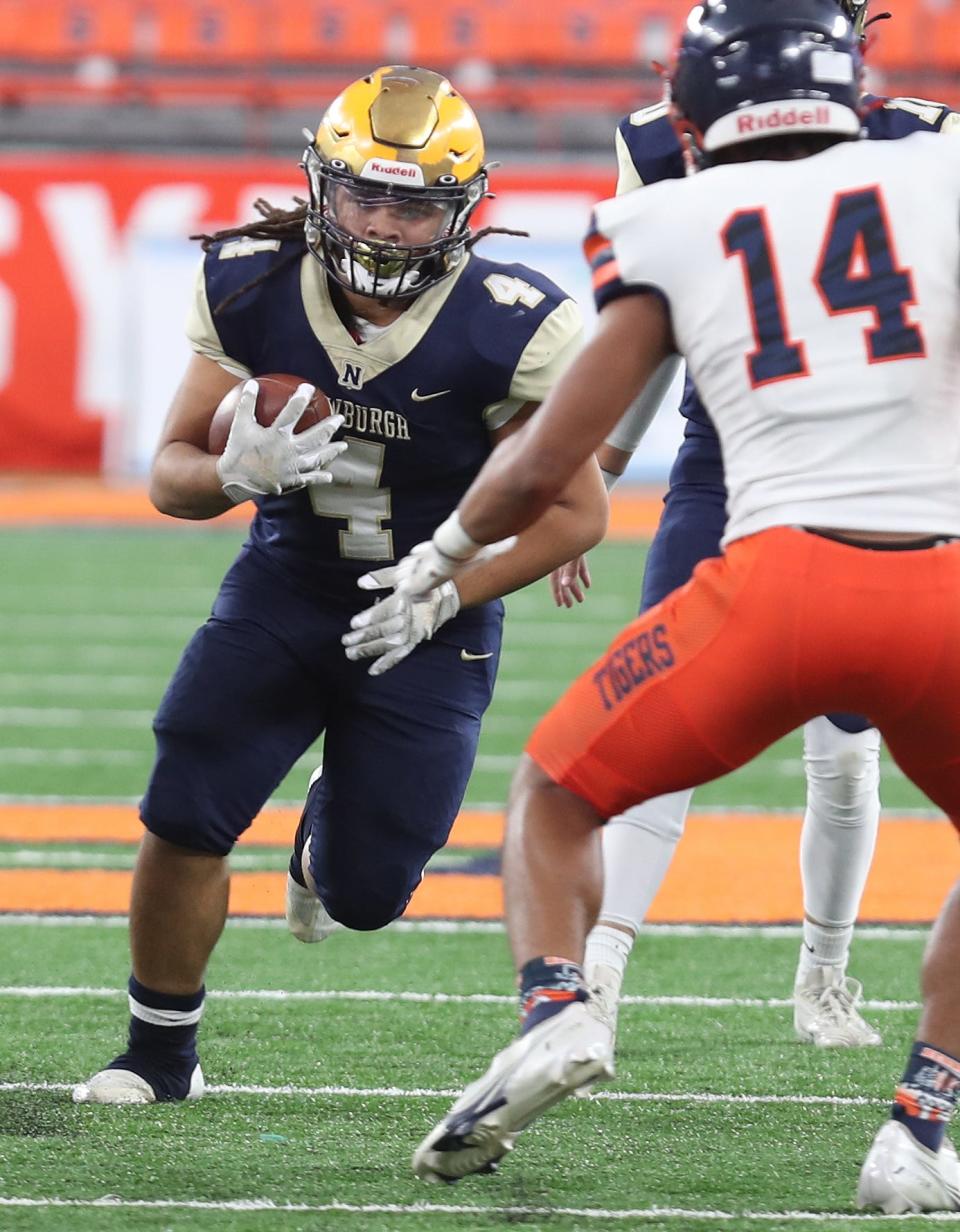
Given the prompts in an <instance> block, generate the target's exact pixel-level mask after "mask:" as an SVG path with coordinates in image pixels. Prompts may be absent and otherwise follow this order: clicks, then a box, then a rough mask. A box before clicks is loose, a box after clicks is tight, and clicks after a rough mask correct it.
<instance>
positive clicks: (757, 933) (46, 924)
mask: <svg viewBox="0 0 960 1232" xmlns="http://www.w3.org/2000/svg"><path fill="white" fill-rule="evenodd" d="M4 924H18V925H19V924H29V925H30V926H31V927H34V926H40V927H41V928H50V927H60V926H65V927H67V928H77V927H79V928H90V927H95V926H97V925H104V926H105V927H107V928H126V925H127V917H126V916H125V915H91V914H89V913H78V914H70V915H48V914H46V913H45V912H44V913H38V912H27V911H10V912H3V911H0V927H2V926H3V925H4ZM286 927H287V925H286V922H285V921H284V920H282V919H279V918H278V917H276V916H231V917H230V918H229V920H228V921H227V928H252V929H260V928H263V929H267V930H281V929H285V928H286ZM388 927H389V928H390V929H391V930H395V931H397V932H411V933H502V932H503V931H504V927H503V924H501V923H499V922H498V921H493V920H491V921H486V920H395V921H394V923H392V924H390V925H388ZM929 933H930V929H929V928H926V927H924V928H914V927H905V928H899V927H896V926H891V925H886V924H866V925H864V926H863V927H862V928H858V929H857V932H856V937H857V940H858V941H925V940H926V939H927V937H928V936H929ZM800 934H801V927H800V925H799V924H643V925H641V927H640V935H641V936H644V937H724V938H737V937H759V938H762V939H763V940H768V941H778V940H782V939H788V940H793V939H795V938H797V937H799V936H800Z"/></svg>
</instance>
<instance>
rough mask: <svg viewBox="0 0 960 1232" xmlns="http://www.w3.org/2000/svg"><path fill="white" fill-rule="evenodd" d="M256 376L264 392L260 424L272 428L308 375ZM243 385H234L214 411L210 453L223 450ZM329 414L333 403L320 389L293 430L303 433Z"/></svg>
mask: <svg viewBox="0 0 960 1232" xmlns="http://www.w3.org/2000/svg"><path fill="white" fill-rule="evenodd" d="M255 379H256V381H257V384H258V385H259V386H260V392H259V393H258V394H257V409H256V416H257V423H259V424H263V426H264V427H265V428H268V427H269V426H270V424H272V423H273V421H274V420H275V419H276V417H277V416H278V415H279V414H280V412H281V411H282V410H283V408H284V407H285V406H286V404H287V401H288V400H289V398H290V395H291V394H292V393H295V392H296V388H297V386H298V385H302V384H303V383H304V379H305V378H304V377H301V376H291V375H290V374H289V373H288V372H270V373H267V374H266V375H265V376H257V377H256V378H255ZM243 386H244V382H243V381H241V382H240V383H239V384H238V385H234V387H233V389H231V390H229V392H228V393H226V394H225V395H224V397H223V398H222V400H221V402H220V405H219V406H218V407H217V409H216V410H215V411H214V413H213V419H212V420H211V421H210V431H209V434H208V436H207V450H208V452H209V453H213V454H221V453H223V451H224V448H225V447H226V444H227V437H228V436H229V435H230V426H231V424H232V423H233V417H234V415H235V414H236V410H237V403H238V402H239V400H240V391H241V390H242V389H243ZM329 414H330V403H329V402H328V401H327V395H326V394H323V393H321V392H320V390H319V389H318V390H317V392H316V393H315V394H314V395H313V397H312V398H311V399H310V401H309V402H308V403H307V406H306V409H305V410H304V412H303V414H302V415H301V416H300V418H299V419H298V420H297V423H296V426H295V427H294V429H293V430H294V432H303V431H304V430H305V429H306V428H309V427H311V426H312V425H313V424H316V423H319V422H320V420H321V419H326V417H327V416H328V415H329Z"/></svg>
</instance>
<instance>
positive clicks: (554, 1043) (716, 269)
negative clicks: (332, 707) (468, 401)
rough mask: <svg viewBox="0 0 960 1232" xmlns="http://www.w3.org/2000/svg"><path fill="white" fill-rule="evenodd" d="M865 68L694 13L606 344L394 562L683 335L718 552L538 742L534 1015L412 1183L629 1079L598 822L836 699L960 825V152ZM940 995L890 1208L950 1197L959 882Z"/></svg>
mask: <svg viewBox="0 0 960 1232" xmlns="http://www.w3.org/2000/svg"><path fill="white" fill-rule="evenodd" d="M861 73H862V55H861V48H860V40H859V38H858V35H857V32H856V30H855V28H854V26H853V24H852V23H851V22H850V21H849V20H848V19H846V18H845V17H844V16H842V15H841V14H840V13H839V12H838V10H837V7H836V5H835V3H834V0H789V2H788V0H706V2H705V3H703V4H701V5H699V6H698V7H697V8H695V9H694V10H693V11H692V12H691V14H690V16H689V18H688V20H687V24H686V29H685V33H684V35H683V37H682V39H681V43H680V46H679V49H678V52H677V56H676V61H675V64H674V67H673V70H672V73H671V76H670V79H669V81H670V89H671V94H672V103H673V107H674V111H675V118H676V121H677V123H678V124H679V125H680V126H681V128H682V130H683V131H684V133H685V134H686V137H687V139H688V141H689V143H690V149H691V152H692V154H693V157H694V159H695V161H696V163H697V165H698V166H699V167H700V168H701V170H700V172H699V173H698V174H696V175H694V176H692V177H691V178H688V179H684V180H676V181H669V182H665V183H663V184H658V185H654V186H652V187H650V188H646V189H644V190H643V192H641V193H636V194H632V195H628V196H626V197H621V198H617V199H615V200H612V201H607V202H604V203H602V204H601V205H600V206H599V207H598V208H597V210H596V213H595V223H594V228H593V230H592V232H591V234H590V236H589V237H588V240H587V244H586V251H587V255H588V259H589V261H590V264H591V267H592V269H593V277H594V286H595V290H596V294H597V301H598V306H599V310H600V313H599V324H598V329H597V332H596V334H595V336H594V338H593V340H592V341H591V342H590V343H589V344H588V346H587V347H586V349H585V350H584V351H583V352H582V354H581V356H580V357H579V359H578V360H577V361H575V363H574V364H573V365H572V367H571V368H570V369H569V370H568V372H567V374H566V375H565V377H564V378H562V380H561V381H560V383H559V384H558V385H557V387H556V388H555V389H554V390H553V392H552V393H551V394H550V396H549V397H548V399H547V402H546V404H545V407H544V410H543V415H542V417H541V418H539V419H538V420H535V421H532V422H531V424H530V425H529V426H527V427H525V428H524V429H523V430H522V431H521V432H520V433H518V434H517V435H516V436H515V437H513V438H512V439H511V440H510V441H508V442H505V443H504V445H503V446H502V448H500V449H499V450H498V451H497V453H496V455H495V456H494V457H493V458H492V459H491V461H490V462H489V463H488V464H487V465H486V466H485V467H484V469H483V470H482V472H481V474H480V475H479V476H478V478H477V480H476V481H475V482H474V484H473V485H472V486H471V489H470V491H469V492H468V493H467V494H466V496H465V497H464V499H463V500H462V501H461V503H460V505H459V506H458V509H457V510H456V511H455V512H454V514H453V515H451V517H450V518H449V519H448V520H447V521H446V522H445V523H444V524H442V525H441V526H440V527H439V528H438V530H437V531H436V532H435V534H434V537H433V539H432V540H431V541H430V542H428V543H425V544H422V545H419V546H418V548H417V549H416V550H415V551H414V552H413V553H412V554H411V556H410V557H409V559H408V560H406V561H404V562H401V566H400V577H401V581H400V586H401V588H402V589H404V590H406V591H409V593H412V594H421V593H425V592H426V591H427V590H429V589H430V588H431V587H434V586H436V585H438V584H442V583H443V582H444V581H445V580H447V579H449V578H450V577H453V576H457V575H458V574H459V573H460V572H462V571H463V570H464V569H468V568H469V565H470V561H471V559H472V558H473V555H474V553H476V552H477V551H479V550H480V548H481V545H485V544H490V543H494V542H497V541H499V540H502V539H503V538H504V537H505V536H508V535H511V534H514V533H517V532H518V531H520V530H521V529H522V528H523V527H525V526H528V525H530V524H531V522H532V521H533V520H534V519H536V517H537V516H538V515H539V513H540V512H541V510H542V509H543V508H545V507H546V504H547V502H549V501H550V500H552V499H553V497H554V494H555V492H556V491H557V488H558V485H561V484H562V483H563V482H564V481H565V479H566V477H567V476H568V475H569V474H571V473H572V472H573V470H575V468H576V467H577V466H579V465H581V463H582V460H583V458H584V457H586V456H588V455H589V453H590V452H591V451H593V450H595V449H596V448H597V446H598V445H599V444H600V443H601V441H602V440H603V439H604V437H605V436H606V435H607V433H608V432H609V431H610V429H611V427H612V426H613V425H614V424H615V423H616V422H617V420H618V419H619V418H620V416H621V415H622V414H623V412H624V410H625V408H626V407H627V406H628V405H629V403H630V402H631V400H632V399H633V398H634V397H636V395H637V393H638V392H639V390H640V389H641V388H642V387H643V386H644V384H645V382H646V381H647V380H649V378H650V377H651V375H652V374H653V373H654V371H655V370H656V368H657V366H658V365H659V364H660V363H662V362H663V360H664V359H665V358H667V357H668V356H669V355H671V354H673V353H680V354H683V355H685V356H686V359H687V362H688V364H689V367H690V371H691V375H692V377H693V379H694V381H695V383H696V384H697V386H698V388H699V389H700V390H701V393H702V394H703V397H704V400H705V402H706V404H707V405H708V406H709V407H710V409H711V414H712V416H713V420H714V423H715V425H716V428H717V431H718V433H719V435H720V439H721V442H722V446H723V454H724V462H725V471H726V482H727V490H728V522H727V528H726V533H725V539H724V545H723V554H722V555H721V556H720V557H717V558H715V559H712V560H708V561H704V562H703V563H701V564H700V565H699V566H698V568H697V570H696V572H695V574H694V577H693V579H692V580H691V581H690V582H689V583H688V584H687V585H686V586H683V587H681V588H680V590H678V591H675V592H674V593H673V594H672V595H670V596H669V597H668V598H667V599H666V600H665V601H664V602H663V603H661V604H659V605H657V606H656V607H654V608H652V609H651V610H650V611H648V612H646V613H644V615H642V616H641V617H639V618H638V619H637V620H635V621H634V622H632V623H631V624H630V625H628V626H627V627H626V629H624V630H623V632H622V633H621V634H620V635H619V636H618V637H617V638H616V639H615V640H614V642H613V643H612V645H611V646H610V647H609V649H608V650H607V651H606V652H605V653H604V654H603V655H602V656H601V658H600V659H599V660H598V661H597V662H596V663H595V664H594V665H593V666H592V667H591V668H590V669H589V670H588V671H587V672H586V673H584V675H583V676H582V677H581V678H580V679H579V680H578V681H576V682H575V683H574V684H573V685H572V686H571V688H570V689H569V690H568V692H567V694H566V695H565V696H564V697H563V698H562V699H561V700H560V702H559V703H558V704H557V705H556V706H555V707H554V708H553V710H552V711H551V712H550V713H549V714H548V715H547V716H546V717H545V718H544V719H543V720H542V721H541V723H540V725H539V726H538V727H537V729H536V730H535V732H534V733H533V735H532V737H531V739H530V741H529V743H528V745H527V750H526V756H525V757H524V759H523V761H522V763H521V765H520V768H519V769H518V771H517V774H516V776H515V779H514V783H513V788H512V792H511V799H510V806H509V812H508V825H507V836H506V843H505V853H504V884H505V896H506V908H507V922H508V927H509V932H510V938H511V944H512V948H513V953H514V959H515V961H516V964H517V968H518V970H519V973H520V996H521V1035H520V1037H519V1039H518V1040H516V1041H515V1042H514V1043H513V1044H511V1045H510V1046H509V1047H508V1048H506V1049H504V1050H503V1051H502V1052H501V1053H499V1054H498V1055H497V1056H496V1057H495V1058H494V1060H493V1062H492V1064H491V1066H490V1068H489V1070H488V1071H487V1073H486V1074H485V1075H484V1076H483V1077H482V1078H480V1079H479V1080H477V1081H476V1082H475V1083H473V1084H472V1085H471V1086H470V1087H468V1088H467V1090H466V1091H465V1092H464V1094H463V1095H462V1096H461V1098H460V1099H459V1100H458V1101H457V1102H456V1103H455V1104H454V1105H453V1107H452V1109H451V1110H450V1112H449V1113H448V1114H447V1115H446V1116H445V1117H444V1118H443V1120H442V1121H441V1122H440V1124H439V1125H437V1126H436V1127H435V1128H434V1129H433V1130H432V1131H431V1132H430V1134H428V1135H427V1137H426V1139H425V1140H424V1141H423V1143H422V1144H421V1145H420V1147H419V1148H418V1150H417V1152H416V1153H415V1156H414V1168H415V1171H416V1172H417V1174H418V1175H420V1176H421V1177H424V1178H425V1179H431V1180H440V1179H445V1180H455V1179H458V1178H460V1177H463V1176H465V1175H467V1174H469V1173H472V1172H478V1171H484V1170H490V1168H491V1166H492V1165H494V1164H495V1163H496V1161H497V1160H498V1159H499V1158H500V1157H501V1156H502V1155H503V1154H504V1153H505V1152H506V1151H508V1150H509V1149H510V1148H511V1147H512V1146H513V1143H514V1139H515V1138H516V1136H517V1134H518V1133H519V1132H520V1131H521V1130H522V1129H524V1128H525V1127H526V1126H527V1125H528V1124H529V1123H530V1122H531V1121H532V1120H533V1119H535V1118H536V1117H537V1116H538V1115H539V1114H540V1113H542V1112H543V1111H544V1110H545V1109H547V1108H549V1107H550V1106H552V1105H553V1104H554V1103H556V1102H557V1101H558V1100H560V1099H562V1098H564V1097H565V1096H567V1095H569V1094H571V1093H572V1092H573V1091H575V1090H576V1089H578V1088H580V1087H581V1086H582V1085H584V1084H585V1083H589V1082H591V1081H594V1080H596V1079H599V1078H603V1077H606V1076H609V1075H610V1074H611V1073H612V1068H613V1047H612V1042H613V1041H612V1032H611V1030H610V1027H609V1024H608V1023H606V1022H604V1021H603V1019H602V1018H601V1017H597V1016H595V1015H594V1014H592V1013H591V1010H590V997H589V992H588V989H587V986H586V983H585V981H584V978H583V972H582V968H581V965H580V964H581V962H582V958H583V949H584V941H585V937H586V934H587V931H588V929H589V928H590V926H591V924H592V922H593V920H594V918H595V914H596V911H597V908H598V905H599V900H600V890H601V862H600V857H599V843H598V841H597V840H598V828H599V826H600V825H601V824H602V821H603V819H604V818H607V817H610V816H613V815H615V814H616V813H618V812H621V811H622V810H623V809H624V808H627V807H630V806H631V805H634V804H636V803H638V802H640V801H642V800H644V799H649V798H652V797H654V796H657V795H660V794H663V793H665V792H667V791H676V790H680V789H682V788H684V787H688V786H691V785H693V784H696V783H698V782H704V781H707V780H709V779H711V778H715V777H717V776H718V775H720V774H723V773H726V772H727V771H729V770H731V769H734V768H735V767H737V766H739V765H743V764H744V763H745V762H746V761H748V760H749V759H750V758H751V757H753V756H755V755H756V753H758V752H759V751H760V750H762V749H763V748H765V747H766V746H767V745H769V744H770V743H772V742H773V741H774V740H776V739H777V738H779V737H780V736H782V735H784V734H786V733H787V732H788V731H791V730H793V729H794V728H796V727H798V726H800V724H802V723H803V722H805V721H806V720H807V719H809V718H811V717H812V716H814V715H817V714H823V713H827V712H829V711H831V710H849V711H851V712H856V713H861V714H865V715H867V716H869V718H870V719H871V720H872V721H873V722H874V723H875V724H876V726H877V727H878V729H879V730H880V731H881V732H882V734H883V737H884V739H885V740H886V742H887V745H888V747H889V749H890V751H891V754H892V755H893V757H894V758H895V759H896V760H897V761H898V762H899V764H900V766H901V767H902V769H903V770H904V771H905V773H906V774H907V775H908V777H910V778H911V779H912V780H913V781H914V782H916V783H917V784H918V786H920V787H921V789H922V790H924V791H925V792H926V793H927V795H928V796H929V797H930V798H931V799H932V800H933V801H934V802H935V803H936V804H937V805H938V806H939V807H940V808H942V809H943V810H944V812H945V813H946V814H947V815H948V816H949V817H950V819H951V820H952V821H953V823H954V825H955V826H960V755H958V748H960V712H958V709H957V706H956V697H957V693H958V691H960V620H958V619H957V613H958V611H960V484H958V483H957V467H958V464H960V419H958V416H957V413H956V408H957V401H958V396H960V281H958V270H960V161H958V160H954V159H944V158H943V154H942V145H941V143H940V141H939V139H938V138H936V137H934V136H932V135H927V134H917V135H915V136H913V137H910V138H908V139H906V140H905V141H902V142H897V143H889V142H866V141H862V140H859V138H860V135H861ZM801 201H802V209H798V208H797V205H798V202H801ZM585 408H589V414H587V413H585ZM923 991H924V1008H923V1014H922V1017H921V1021H920V1026H919V1032H918V1039H917V1041H916V1043H915V1045H914V1048H913V1050H912V1052H911V1055H910V1058H909V1060H908V1063H907V1066H906V1069H905V1072H904V1075H903V1078H902V1080H901V1083H900V1086H899V1087H898V1089H897V1092H896V1095H895V1099H894V1105H893V1113H892V1118H891V1120H890V1121H888V1123H887V1124H886V1125H884V1126H883V1128H882V1129H881V1130H880V1131H879V1133H878V1135H877V1138H876V1140H875V1142H874V1144H873V1147H872V1148H871V1150H870V1153H869V1156H868V1158H867V1160H866V1163H865V1164H864V1168H863V1171H862V1175H861V1183H860V1188H859V1191H858V1202H859V1204H860V1205H861V1206H879V1207H881V1208H882V1209H883V1210H884V1211H886V1212H889V1213H896V1212H902V1211H906V1210H917V1209H924V1210H940V1209H944V1210H950V1209H960V1166H958V1163H957V1156H956V1153H955V1152H954V1151H953V1148H952V1147H951V1146H950V1145H949V1142H948V1140H947V1139H946V1138H945V1136H944V1131H945V1128H946V1125H947V1123H948V1121H949V1119H950V1116H951V1114H952V1112H953V1110H954V1107H955V1105H956V1102H957V1098H958V1095H960V886H958V889H957V890H956V891H954V893H953V894H952V895H951V896H950V897H949V898H948V901H947V903H946V904H945V905H944V907H943V909H942V911H941V914H940V918H939V920H938V924H937V926H936V928H935V930H934V933H933V936H932V939H931V944H930V946H929V948H928V951H927V954H926V956H925V960H924V970H923Z"/></svg>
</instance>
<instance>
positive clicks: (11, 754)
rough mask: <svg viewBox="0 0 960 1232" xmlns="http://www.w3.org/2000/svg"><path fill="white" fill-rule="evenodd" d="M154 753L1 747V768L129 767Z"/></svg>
mask: <svg viewBox="0 0 960 1232" xmlns="http://www.w3.org/2000/svg"><path fill="white" fill-rule="evenodd" d="M152 757H153V750H152V749H148V748H144V749H143V751H142V752H138V751H137V750H135V749H70V748H58V749H41V748H38V747H36V746H35V745H26V746H18V747H16V748H9V747H8V748H0V765H8V766H128V765H133V764H140V763H145V762H147V761H149V760H150V759H152Z"/></svg>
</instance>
